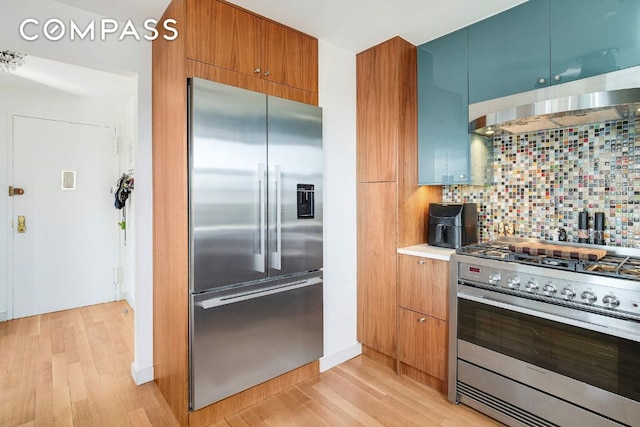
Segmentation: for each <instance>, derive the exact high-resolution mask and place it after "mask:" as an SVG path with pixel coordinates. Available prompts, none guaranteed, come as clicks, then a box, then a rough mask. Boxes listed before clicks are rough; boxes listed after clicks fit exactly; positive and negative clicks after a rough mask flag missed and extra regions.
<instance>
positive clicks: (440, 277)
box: [398, 254, 449, 321]
mask: <svg viewBox="0 0 640 427" xmlns="http://www.w3.org/2000/svg"><path fill="white" fill-rule="evenodd" d="M448 303H449V263H448V262H447V261H440V260H436V259H431V258H422V257H416V256H412V255H402V254H400V255H398V305H400V307H402V308H406V309H409V310H413V311H417V312H420V313H424V314H426V315H429V316H432V317H436V318H438V319H441V320H445V321H448V320H449V304H448Z"/></svg>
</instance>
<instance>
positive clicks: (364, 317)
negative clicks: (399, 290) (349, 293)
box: [357, 182, 398, 358]
mask: <svg viewBox="0 0 640 427" xmlns="http://www.w3.org/2000/svg"><path fill="white" fill-rule="evenodd" d="M357 198H358V200H357V202H358V204H357V209H358V212H362V214H359V215H358V270H357V272H358V337H359V341H360V342H362V343H363V344H366V345H367V346H369V347H371V348H372V349H375V350H376V351H378V352H381V353H383V354H385V355H388V356H390V357H392V358H395V354H396V333H395V332H396V331H395V327H393V325H394V324H395V319H396V313H397V305H398V304H397V299H396V256H395V252H396V228H397V223H398V218H397V208H396V205H397V189H396V183H395V182H371V183H361V184H359V185H358V190H357Z"/></svg>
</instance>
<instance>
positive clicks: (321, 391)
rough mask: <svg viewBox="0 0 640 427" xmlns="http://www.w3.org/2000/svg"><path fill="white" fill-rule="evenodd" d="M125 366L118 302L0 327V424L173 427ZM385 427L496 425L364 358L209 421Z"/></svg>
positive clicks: (129, 345)
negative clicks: (221, 419)
mask: <svg viewBox="0 0 640 427" xmlns="http://www.w3.org/2000/svg"><path fill="white" fill-rule="evenodd" d="M132 360H133V312H132V311H131V308H130V307H129V305H128V304H127V303H126V302H125V301H118V302H113V303H108V304H100V305H95V306H90V307H83V308H79V309H74V310H67V311H62V312H57V313H50V314H46V315H41V316H33V317H28V318H24V319H17V320H12V321H7V322H0V426H108V427H111V426H128V425H130V426H136V427H137V426H149V425H153V426H176V425H177V422H176V419H175V418H174V417H173V414H172V413H171V411H170V409H169V407H168V406H167V404H166V402H165V401H164V399H163V398H162V396H161V394H160V392H159V391H158V389H157V387H156V386H155V384H153V383H148V384H143V385H141V386H136V385H135V384H134V383H133V381H132V379H131V376H130V369H131V368H130V366H131V362H132ZM383 425H384V426H403V427H405V426H443V427H454V426H479V427H489V426H500V425H501V424H500V423H498V422H496V421H493V420H491V419H490V418H487V417H485V416H484V415H482V414H479V413H478V412H476V411H474V410H472V409H470V408H468V407H465V406H462V405H452V404H450V403H449V402H447V400H446V398H445V397H444V396H443V395H441V394H440V393H438V392H437V391H435V390H433V389H430V388H428V387H426V386H424V385H422V384H420V383H417V382H415V381H413V380H411V379H410V378H408V377H405V376H397V375H396V374H395V373H394V372H393V371H392V370H390V369H388V368H385V367H383V366H382V365H379V364H377V363H375V362H373V361H372V360H370V359H367V358H365V357H362V356H361V357H357V358H355V359H352V360H350V361H348V362H346V363H343V364H342V365H340V366H337V367H335V368H333V369H331V370H329V371H327V372H324V373H322V374H321V375H319V376H318V377H316V378H313V379H311V380H308V381H305V382H303V383H301V384H299V385H297V386H295V387H293V388H291V389H289V390H286V391H284V392H282V393H280V394H278V395H276V396H274V397H272V398H270V399H267V400H265V401H263V402H261V403H258V404H256V405H254V406H252V407H250V408H247V409H245V410H243V411H241V412H239V413H237V414H234V415H232V416H230V417H228V418H226V419H225V420H223V421H221V422H219V423H217V424H214V426H216V427H223V426H224V427H238V426H305V427H306V426H331V427H335V426H367V427H368V426H383Z"/></svg>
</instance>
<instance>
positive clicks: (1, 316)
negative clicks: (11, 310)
mask: <svg viewBox="0 0 640 427" xmlns="http://www.w3.org/2000/svg"><path fill="white" fill-rule="evenodd" d="M5 320H7V312H6V311H1V312H0V322H4V321H5Z"/></svg>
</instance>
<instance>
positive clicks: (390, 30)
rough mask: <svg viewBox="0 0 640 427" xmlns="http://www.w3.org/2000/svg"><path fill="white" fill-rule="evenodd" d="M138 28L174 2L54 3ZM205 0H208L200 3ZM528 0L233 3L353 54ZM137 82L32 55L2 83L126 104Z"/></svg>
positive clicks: (428, 36) (422, 37)
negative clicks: (125, 22) (123, 100)
mask: <svg viewBox="0 0 640 427" xmlns="http://www.w3.org/2000/svg"><path fill="white" fill-rule="evenodd" d="M54 1H58V2H60V3H64V4H67V5H70V6H72V7H76V8H79V9H83V10H85V11H88V12H91V13H94V14H96V15H99V16H104V17H109V18H115V19H118V20H120V21H127V20H129V19H130V20H132V21H133V22H134V23H135V24H136V25H138V26H141V25H142V23H143V22H144V21H145V20H146V19H149V18H155V19H159V18H160V17H161V16H162V13H163V12H164V10H165V9H166V7H167V5H168V4H169V2H170V0H133V1H132V0H110V1H104V0H54ZM199 1H204V0H199ZM523 1H525V0H490V1H478V0H447V1H443V0H393V1H391V0H322V1H308V0H307V1H300V0H270V1H264V0H231V2H232V3H234V4H237V5H239V6H241V7H244V8H245V9H248V10H251V11H254V12H256V13H258V14H260V15H262V16H266V17H267V18H270V19H273V20H274V21H277V22H281V23H283V24H285V25H288V26H290V27H292V28H296V29H298V30H300V31H302V32H305V33H307V34H310V35H313V36H315V37H317V38H318V39H320V40H323V41H325V42H328V43H331V44H333V45H335V46H337V47H339V48H342V49H344V50H346V51H349V52H352V53H358V52H361V51H363V50H365V49H367V48H369V47H371V46H374V45H376V44H378V43H381V42H383V41H385V40H387V39H389V38H391V37H394V36H396V35H399V36H401V37H403V38H404V39H406V40H407V41H409V42H411V43H413V44H415V45H419V44H422V43H424V42H426V41H429V40H432V39H434V38H437V37H439V36H441V35H444V34H447V33H449V32H451V31H454V30H456V29H458V28H462V27H465V26H467V25H469V24H471V23H473V22H476V21H479V20H481V19H483V18H486V17H488V16H491V15H494V14H496V13H498V12H501V11H503V10H505V9H508V8H510V7H513V6H515V5H517V4H519V3H523ZM133 81H134V80H133V79H130V78H127V77H124V76H120V75H116V74H111V73H106V72H102V71H98V70H91V69H87V68H83V67H78V66H74V65H71V64H62V63H58V62H54V61H50V60H47V59H43V58H38V57H35V56H31V55H30V56H28V57H27V59H26V64H25V65H24V66H23V67H22V68H21V69H20V70H18V72H16V73H14V74H13V75H1V74H0V84H6V85H12V86H22V87H30V88H45V87H48V88H53V89H56V90H60V91H64V92H67V93H71V94H74V95H79V96H89V97H109V98H112V99H119V98H122V99H127V97H128V96H130V94H131V93H132V91H133V90H135V89H133V88H132V84H134V83H133Z"/></svg>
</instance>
